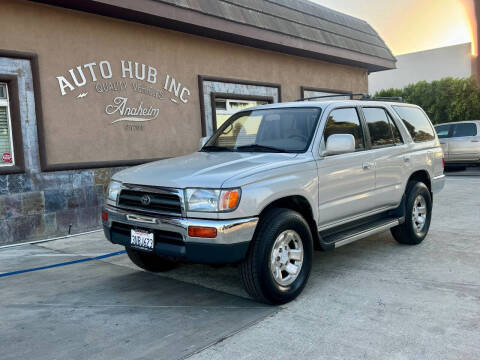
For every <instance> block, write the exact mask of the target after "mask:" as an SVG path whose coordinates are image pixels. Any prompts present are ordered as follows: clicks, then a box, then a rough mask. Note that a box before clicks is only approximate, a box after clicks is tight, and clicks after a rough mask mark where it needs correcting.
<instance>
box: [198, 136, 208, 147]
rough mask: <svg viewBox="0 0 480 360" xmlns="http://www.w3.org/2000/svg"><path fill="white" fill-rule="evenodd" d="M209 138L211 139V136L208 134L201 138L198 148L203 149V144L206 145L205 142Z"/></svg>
mask: <svg viewBox="0 0 480 360" xmlns="http://www.w3.org/2000/svg"><path fill="white" fill-rule="evenodd" d="M208 139H209V138H208V137H206V136H205V137H202V138H200V141H199V143H198V150H201V149H202V147H203V145H205V144H206V143H207V141H208Z"/></svg>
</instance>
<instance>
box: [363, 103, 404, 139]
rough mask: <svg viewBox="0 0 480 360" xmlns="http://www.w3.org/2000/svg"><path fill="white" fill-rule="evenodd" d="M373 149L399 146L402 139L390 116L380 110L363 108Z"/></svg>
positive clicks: (383, 110)
mask: <svg viewBox="0 0 480 360" xmlns="http://www.w3.org/2000/svg"><path fill="white" fill-rule="evenodd" d="M363 113H364V115H365V120H366V121H367V125H368V131H369V132H370V139H371V141H372V146H373V147H383V146H392V145H395V144H401V143H402V142H403V141H402V137H401V136H400V132H399V131H398V129H397V127H396V126H395V124H394V122H393V120H392V119H391V118H390V115H388V113H387V112H386V111H385V109H382V108H363Z"/></svg>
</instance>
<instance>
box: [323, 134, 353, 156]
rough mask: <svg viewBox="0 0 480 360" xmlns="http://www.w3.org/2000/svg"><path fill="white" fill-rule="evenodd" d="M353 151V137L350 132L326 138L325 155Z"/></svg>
mask: <svg viewBox="0 0 480 360" xmlns="http://www.w3.org/2000/svg"><path fill="white" fill-rule="evenodd" d="M354 151H355V138H354V137H353V135H351V134H334V135H330V136H329V137H328V139H327V146H326V150H325V153H324V154H325V155H338V154H345V153H351V152H354Z"/></svg>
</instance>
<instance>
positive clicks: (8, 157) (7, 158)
mask: <svg viewBox="0 0 480 360" xmlns="http://www.w3.org/2000/svg"><path fill="white" fill-rule="evenodd" d="M2 161H3V162H6V163H11V162H12V155H10V153H3V155H2Z"/></svg>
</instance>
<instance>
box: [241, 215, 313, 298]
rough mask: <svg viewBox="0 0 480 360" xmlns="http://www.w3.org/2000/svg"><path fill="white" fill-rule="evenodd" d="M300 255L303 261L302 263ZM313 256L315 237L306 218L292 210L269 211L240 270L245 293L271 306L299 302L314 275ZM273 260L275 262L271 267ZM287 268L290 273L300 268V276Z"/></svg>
mask: <svg viewBox="0 0 480 360" xmlns="http://www.w3.org/2000/svg"><path fill="white" fill-rule="evenodd" d="M280 235H282V237H280ZM285 245H286V246H287V248H288V250H285V249H286V248H285ZM300 254H303V257H302V260H298V259H299V258H300ZM312 254H313V240H312V234H311V232H310V228H309V226H308V224H307V222H306V221H305V219H304V218H303V217H302V215H300V214H299V213H298V212H296V211H293V210H289V209H281V208H279V209H272V210H269V211H268V212H267V213H266V214H265V215H264V216H262V218H261V219H260V222H259V224H258V228H257V230H256V232H255V235H254V238H253V240H252V243H251V244H250V249H249V251H248V254H247V257H246V259H245V260H244V261H243V262H242V263H241V264H240V267H239V269H240V275H241V278H242V282H243V285H244V287H245V290H246V291H247V293H248V294H249V295H250V296H251V297H252V298H254V299H255V300H257V301H260V302H264V303H268V304H274V305H279V304H285V303H287V302H289V301H291V300H293V299H295V298H296V297H297V296H298V295H299V294H300V293H301V292H302V290H303V288H304V287H305V285H306V283H307V281H308V277H309V276H310V271H311V268H312ZM292 257H294V258H293V259H292ZM272 258H274V259H275V262H274V265H272V266H270V261H271V259H272ZM289 264H290V265H289ZM291 265H293V267H292V266H291ZM286 267H288V268H289V270H290V271H291V270H292V269H295V267H296V268H297V270H296V271H295V272H296V273H294V272H293V271H292V273H289V272H288V271H287V270H281V268H286ZM272 269H273V270H272ZM279 269H280V270H279ZM298 269H300V270H298ZM274 272H275V274H276V275H274ZM275 276H277V279H276V278H275Z"/></svg>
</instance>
